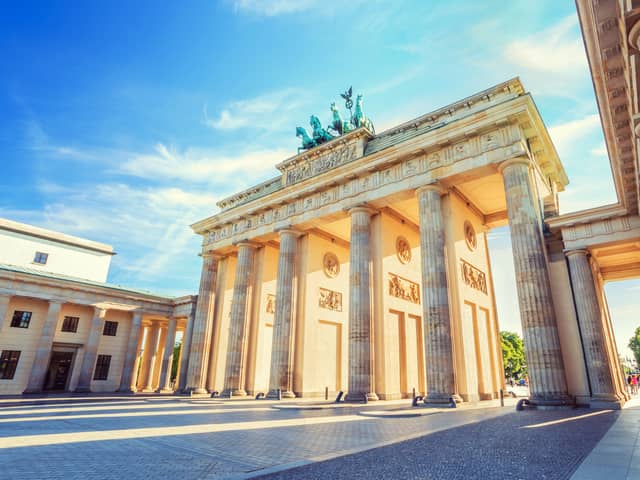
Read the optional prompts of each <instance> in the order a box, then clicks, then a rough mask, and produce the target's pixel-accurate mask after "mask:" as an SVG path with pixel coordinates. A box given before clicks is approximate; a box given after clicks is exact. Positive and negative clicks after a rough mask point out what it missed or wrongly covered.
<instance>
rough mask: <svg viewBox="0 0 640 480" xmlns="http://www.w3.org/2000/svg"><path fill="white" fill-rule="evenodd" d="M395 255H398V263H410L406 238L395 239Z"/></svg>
mask: <svg viewBox="0 0 640 480" xmlns="http://www.w3.org/2000/svg"><path fill="white" fill-rule="evenodd" d="M396 255H398V260H400V263H404V264H407V263H409V262H410V261H411V245H409V241H408V240H407V239H406V238H404V237H398V238H396Z"/></svg>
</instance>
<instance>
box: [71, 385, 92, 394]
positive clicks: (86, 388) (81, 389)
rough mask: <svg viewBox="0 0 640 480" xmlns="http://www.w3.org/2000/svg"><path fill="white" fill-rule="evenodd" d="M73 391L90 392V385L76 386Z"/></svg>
mask: <svg viewBox="0 0 640 480" xmlns="http://www.w3.org/2000/svg"><path fill="white" fill-rule="evenodd" d="M73 393H91V387H85V386H78V387H76V389H75V390H74V391H73Z"/></svg>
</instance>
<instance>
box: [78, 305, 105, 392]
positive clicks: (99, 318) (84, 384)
mask: <svg viewBox="0 0 640 480" xmlns="http://www.w3.org/2000/svg"><path fill="white" fill-rule="evenodd" d="M106 314H107V310H106V309H104V308H97V307H96V308H94V312H93V318H92V319H91V328H90V329H89V337H88V338H87V343H86V344H85V346H84V356H83V357H82V365H81V367H80V376H79V378H78V385H77V386H76V389H75V391H76V392H90V391H91V379H92V378H93V369H94V367H95V364H96V358H98V346H99V345H100V337H101V336H102V331H103V330H104V317H105V315H106Z"/></svg>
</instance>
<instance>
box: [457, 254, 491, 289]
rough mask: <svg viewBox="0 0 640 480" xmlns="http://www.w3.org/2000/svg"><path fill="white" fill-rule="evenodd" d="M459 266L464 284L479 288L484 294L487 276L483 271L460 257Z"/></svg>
mask: <svg viewBox="0 0 640 480" xmlns="http://www.w3.org/2000/svg"><path fill="white" fill-rule="evenodd" d="M460 268H461V269H462V279H463V280H464V283H465V285H467V286H468V287H471V288H473V289H475V290H479V291H481V292H482V293H484V294H485V295H486V294H487V276H486V275H485V273H484V272H483V271H482V270H479V269H477V268H476V267H474V266H473V265H471V264H470V263H469V262H466V261H464V260H462V259H460Z"/></svg>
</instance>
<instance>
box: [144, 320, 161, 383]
mask: <svg viewBox="0 0 640 480" xmlns="http://www.w3.org/2000/svg"><path fill="white" fill-rule="evenodd" d="M160 330H161V326H160V321H159V320H153V321H152V322H151V328H150V329H149V334H148V335H149V336H148V337H147V340H146V342H145V345H144V362H145V363H146V364H147V365H148V368H147V371H146V378H145V379H144V388H143V389H142V391H143V392H153V374H154V371H155V365H156V356H157V355H158V340H159V339H160Z"/></svg>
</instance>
